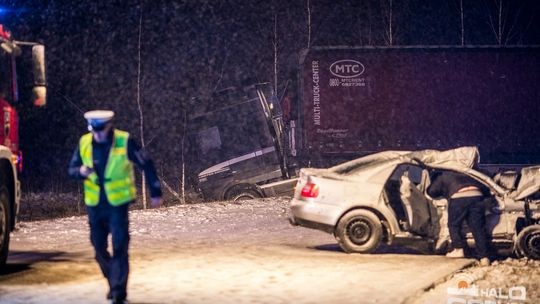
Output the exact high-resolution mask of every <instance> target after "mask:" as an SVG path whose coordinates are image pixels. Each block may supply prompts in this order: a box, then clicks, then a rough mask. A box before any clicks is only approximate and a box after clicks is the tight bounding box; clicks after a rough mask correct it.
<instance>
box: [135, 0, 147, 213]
mask: <svg viewBox="0 0 540 304" xmlns="http://www.w3.org/2000/svg"><path fill="white" fill-rule="evenodd" d="M142 5H143V1H142V0H141V1H140V2H139V44H138V53H137V108H138V110H139V134H140V140H141V148H142V149H144V147H145V144H144V116H143V110H142V102H141V44H142V20H143V7H142ZM141 175H142V180H141V183H142V184H141V189H142V205H143V208H144V209H146V207H147V205H146V202H147V199H146V177H145V175H144V173H143V174H141Z"/></svg>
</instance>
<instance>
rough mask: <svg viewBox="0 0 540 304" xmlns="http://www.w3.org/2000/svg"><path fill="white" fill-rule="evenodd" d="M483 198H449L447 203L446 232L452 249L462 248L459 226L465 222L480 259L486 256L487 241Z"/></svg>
mask: <svg viewBox="0 0 540 304" xmlns="http://www.w3.org/2000/svg"><path fill="white" fill-rule="evenodd" d="M483 200H484V197H483V196H471V197H460V198H450V199H449V202H448V220H449V222H448V230H449V232H450V238H451V240H452V246H453V247H454V248H464V247H465V244H464V240H463V236H462V235H461V224H462V223H463V221H465V220H466V221H467V226H469V228H470V229H471V232H472V235H473V237H474V243H475V246H476V253H477V254H478V255H479V256H481V257H487V256H488V239H487V236H486V231H484V227H485V225H486V216H485V212H486V210H485V206H484V203H483Z"/></svg>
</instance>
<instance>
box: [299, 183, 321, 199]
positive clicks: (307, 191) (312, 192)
mask: <svg viewBox="0 0 540 304" xmlns="http://www.w3.org/2000/svg"><path fill="white" fill-rule="evenodd" d="M301 195H302V196H303V197H311V198H313V197H317V196H319V186H318V185H317V184H312V183H309V182H308V183H307V184H306V185H305V186H304V188H302V194H301Z"/></svg>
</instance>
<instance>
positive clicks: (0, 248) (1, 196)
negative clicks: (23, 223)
mask: <svg viewBox="0 0 540 304" xmlns="http://www.w3.org/2000/svg"><path fill="white" fill-rule="evenodd" d="M10 217H11V209H10V208H9V194H8V190H7V189H6V186H4V185H2V186H0V267H1V266H3V265H4V264H5V263H6V260H7V255H8V247H9V232H10V223H11V220H10Z"/></svg>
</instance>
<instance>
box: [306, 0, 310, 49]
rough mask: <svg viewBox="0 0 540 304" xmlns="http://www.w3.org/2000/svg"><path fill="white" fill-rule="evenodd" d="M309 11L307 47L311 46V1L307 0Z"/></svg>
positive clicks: (307, 11)
mask: <svg viewBox="0 0 540 304" xmlns="http://www.w3.org/2000/svg"><path fill="white" fill-rule="evenodd" d="M306 13H307V48H308V49H309V48H310V47H311V1H310V0H306Z"/></svg>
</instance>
